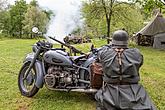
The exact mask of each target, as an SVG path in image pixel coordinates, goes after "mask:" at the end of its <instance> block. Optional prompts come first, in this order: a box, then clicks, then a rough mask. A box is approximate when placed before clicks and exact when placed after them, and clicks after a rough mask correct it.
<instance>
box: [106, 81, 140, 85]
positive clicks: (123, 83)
mask: <svg viewBox="0 0 165 110" xmlns="http://www.w3.org/2000/svg"><path fill="white" fill-rule="evenodd" d="M107 84H112V85H130V84H138V83H130V82H113V83H107Z"/></svg>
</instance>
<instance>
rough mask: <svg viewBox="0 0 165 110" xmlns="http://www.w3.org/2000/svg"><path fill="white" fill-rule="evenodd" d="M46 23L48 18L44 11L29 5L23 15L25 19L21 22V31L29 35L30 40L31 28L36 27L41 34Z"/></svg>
mask: <svg viewBox="0 0 165 110" xmlns="http://www.w3.org/2000/svg"><path fill="white" fill-rule="evenodd" d="M48 22H49V18H48V16H47V14H46V13H45V11H42V10H41V9H40V8H39V7H38V6H32V5H29V6H28V9H27V12H26V14H25V19H24V20H23V23H24V28H23V29H24V30H25V32H26V33H27V34H29V33H30V34H29V35H30V38H33V36H32V34H31V29H32V27H34V26H36V27H38V28H39V30H40V31H41V32H43V33H45V32H46V26H47V24H48Z"/></svg>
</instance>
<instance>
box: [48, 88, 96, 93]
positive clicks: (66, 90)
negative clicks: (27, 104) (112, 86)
mask: <svg viewBox="0 0 165 110" xmlns="http://www.w3.org/2000/svg"><path fill="white" fill-rule="evenodd" d="M48 89H50V90H53V91H64V92H70V91H71V92H81V93H96V92H97V91H98V90H97V89H55V88H48Z"/></svg>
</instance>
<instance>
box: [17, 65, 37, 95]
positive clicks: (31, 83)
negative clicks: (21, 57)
mask: <svg viewBox="0 0 165 110" xmlns="http://www.w3.org/2000/svg"><path fill="white" fill-rule="evenodd" d="M29 66H30V62H28V63H25V64H24V65H23V66H22V68H21V70H20V72H19V75H18V87H19V90H20V92H21V94H22V95H23V96H26V97H33V96H34V95H35V94H36V93H37V92H38V90H39V88H37V87H36V85H35V81H36V77H37V76H36V71H35V67H33V68H32V69H31V71H30V72H29V74H28V76H27V78H26V79H24V75H25V72H26V71H27V69H28V68H29Z"/></svg>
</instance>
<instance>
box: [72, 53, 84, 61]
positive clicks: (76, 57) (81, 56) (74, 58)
mask: <svg viewBox="0 0 165 110" xmlns="http://www.w3.org/2000/svg"><path fill="white" fill-rule="evenodd" d="M85 57H86V55H80V56H70V58H71V59H72V61H75V62H76V61H78V60H79V59H82V58H85Z"/></svg>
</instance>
